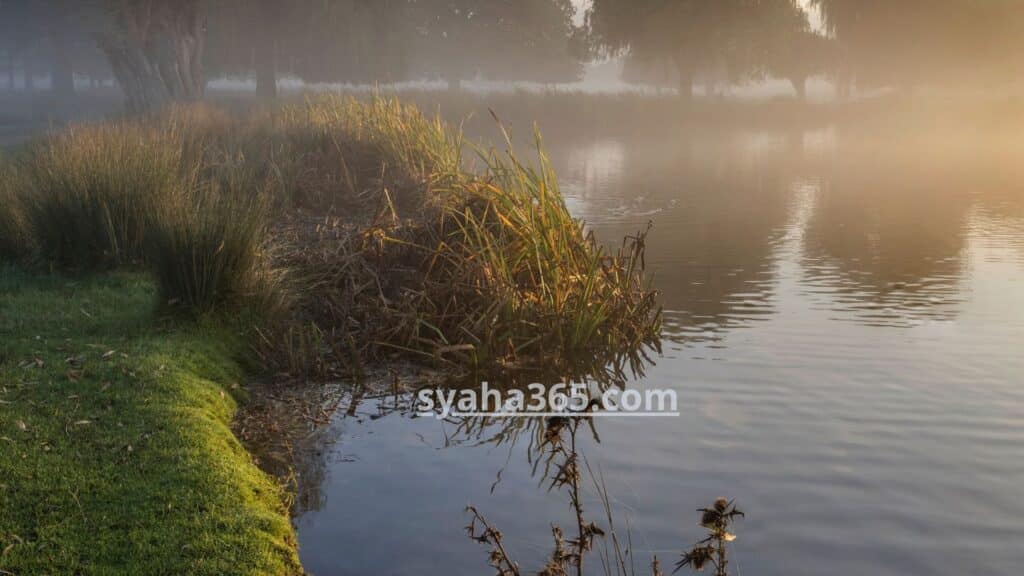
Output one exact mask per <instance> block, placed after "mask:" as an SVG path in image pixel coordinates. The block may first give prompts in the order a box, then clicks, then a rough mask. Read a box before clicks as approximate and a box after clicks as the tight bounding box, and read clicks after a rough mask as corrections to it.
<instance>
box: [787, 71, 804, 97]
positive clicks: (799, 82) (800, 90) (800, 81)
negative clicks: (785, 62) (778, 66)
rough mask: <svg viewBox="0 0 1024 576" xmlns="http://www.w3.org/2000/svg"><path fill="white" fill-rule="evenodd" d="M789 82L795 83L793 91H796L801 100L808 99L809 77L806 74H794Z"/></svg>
mask: <svg viewBox="0 0 1024 576" xmlns="http://www.w3.org/2000/svg"><path fill="white" fill-rule="evenodd" d="M789 83H790V84H792V85H793V91H795V92H796V97H797V99H798V100H800V101H801V102H806V101H807V77H806V76H793V77H791V78H790V79H789Z"/></svg>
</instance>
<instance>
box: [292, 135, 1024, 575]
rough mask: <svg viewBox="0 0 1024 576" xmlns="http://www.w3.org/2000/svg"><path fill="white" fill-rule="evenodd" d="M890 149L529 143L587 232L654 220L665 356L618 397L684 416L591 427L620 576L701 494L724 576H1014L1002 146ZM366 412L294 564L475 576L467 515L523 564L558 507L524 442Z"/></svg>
mask: <svg viewBox="0 0 1024 576" xmlns="http://www.w3.org/2000/svg"><path fill="white" fill-rule="evenodd" d="M901 129H902V128H900V129H895V128H894V129H892V130H886V129H884V128H879V127H878V126H850V125H841V126H832V127H827V128H822V129H816V130H807V131H803V130H796V131H781V132H762V133H758V132H744V131H721V130H717V131H716V130H708V131H706V132H695V133H681V134H678V135H675V136H673V137H671V138H662V137H659V138H648V139H645V138H643V137H640V136H632V137H622V138H609V137H602V138H597V139H586V138H580V139H573V138H572V137H569V136H565V135H563V136H562V139H561V140H557V139H556V140H550V139H549V140H548V142H547V145H548V147H549V149H550V152H551V154H552V158H553V161H554V162H555V165H556V169H558V171H559V174H560V175H561V176H562V178H563V192H564V193H565V194H566V195H567V196H568V197H569V198H568V200H569V203H570V206H571V208H572V210H573V211H574V212H575V213H576V214H578V215H579V216H580V217H582V218H584V219H585V220H586V221H587V222H588V223H589V225H590V226H591V227H592V228H594V229H595V231H596V232H597V234H598V236H599V237H602V238H608V239H613V238H617V237H621V236H623V235H625V234H630V233H633V232H635V231H636V230H638V229H641V228H643V227H644V226H645V225H646V223H647V222H648V221H653V222H654V228H653V229H652V231H651V233H650V235H649V236H648V268H649V270H651V271H652V273H653V276H654V278H653V280H654V283H655V285H656V287H657V288H658V289H660V290H661V292H662V296H661V297H662V301H663V302H664V305H665V308H666V314H665V316H666V338H667V339H668V340H669V341H670V344H669V345H667V346H666V348H665V355H664V356H663V357H661V358H659V359H657V365H656V366H654V367H653V368H651V369H650V370H649V371H648V373H647V374H646V376H644V377H643V378H642V379H640V380H639V381H637V382H633V383H631V385H637V386H645V387H671V388H673V389H675V390H677V392H678V394H679V400H680V407H681V410H682V412H683V415H682V416H681V417H679V418H657V419H606V420H604V421H602V422H600V427H599V429H598V432H599V436H600V440H601V441H600V443H597V442H596V441H593V440H592V439H588V441H587V445H586V446H585V450H586V454H587V457H588V459H589V460H590V461H591V463H592V464H593V465H595V466H600V467H601V469H602V471H603V473H604V475H605V477H606V478H607V481H608V490H609V494H610V497H611V499H612V503H613V505H614V506H615V508H616V509H617V510H618V511H619V512H620V513H621V515H622V516H623V517H625V518H626V519H627V520H628V521H629V523H630V525H631V527H632V535H633V547H634V553H635V554H636V557H637V565H638V572H640V573H644V571H645V568H644V567H645V566H646V561H645V559H648V558H650V557H651V556H652V555H654V554H657V555H658V556H659V557H660V558H662V560H663V565H664V563H665V561H666V560H669V559H673V558H675V556H676V554H678V550H680V549H681V548H682V547H684V546H685V545H686V544H687V543H689V542H690V541H691V540H692V535H693V533H694V531H693V529H692V522H693V521H692V510H693V509H694V508H696V507H698V506H700V505H703V504H706V503H707V502H709V501H711V500H713V499H714V497H716V496H718V495H720V494H725V495H729V496H736V497H737V498H739V500H740V501H742V502H743V504H744V509H745V510H746V511H748V512H749V513H750V514H751V516H750V518H749V519H748V520H747V521H744V524H743V526H742V532H741V536H740V540H738V541H737V542H736V543H735V544H736V547H735V553H734V554H735V555H734V558H733V559H731V560H732V561H734V563H733V564H732V566H734V567H735V568H736V570H737V571H738V573H740V574H742V573H752V574H761V575H783V574H785V575H792V574H821V573H829V574H839V575H861V574H892V575H894V576H895V575H900V576H905V575H906V574H936V575H947V574H948V575H954V574H955V575H959V574H965V573H986V574H1007V575H1010V574H1017V573H1019V571H1020V566H1021V565H1024V548H1022V547H1021V546H1020V544H1021V542H1024V498H1022V492H1021V486H1024V389H1021V387H1020V386H1019V382H1020V377H1021V374H1024V355H1021V354H1020V350H1021V348H1022V345H1024V186H1022V185H1021V184H1020V183H1021V182H1024V166H1021V165H1020V163H1019V162H1018V158H1020V157H1022V156H1021V152H1024V150H1022V148H1024V141H1020V139H1019V137H1018V136H1017V133H1019V131H1017V130H1012V129H1010V127H1007V129H1006V130H1005V131H1004V132H991V131H984V132H982V131H977V132H972V131H970V130H966V129H965V130H951V129H948V128H947V129H940V128H931V129H919V130H914V131H913V132H912V135H908V134H910V133H899V131H900V130H901ZM562 132H571V131H567V130H564V129H563V131H562ZM380 402H382V400H379V399H378V400H368V401H364V402H362V403H360V404H359V405H358V407H357V408H356V409H354V410H353V411H351V412H349V413H348V414H347V415H339V416H336V417H335V418H334V419H333V421H332V424H331V427H330V429H329V430H330V433H329V436H330V437H331V438H333V441H332V442H330V443H329V444H328V448H327V449H325V451H324V456H323V459H321V460H319V462H320V468H319V469H317V471H315V472H313V473H311V475H312V476H320V478H317V479H315V480H313V481H312V483H314V484H316V486H317V489H318V492H317V496H316V497H315V498H310V499H308V500H307V501H308V502H309V503H310V505H309V508H308V509H307V510H304V511H303V512H302V513H301V514H299V515H298V517H297V519H296V524H297V526H298V530H299V539H300V545H301V555H302V559H303V562H304V563H305V565H306V567H307V568H308V569H309V570H310V571H312V572H313V573H314V574H369V573H373V574H434V573H453V574H471V573H483V572H484V571H485V570H486V562H485V558H484V557H483V553H482V551H481V549H480V548H479V547H478V546H477V545H475V544H474V543H472V542H468V541H467V540H466V538H465V537H464V533H463V530H462V529H463V526H464V525H465V523H466V520H467V519H466V517H465V516H464V515H463V513H462V510H463V508H464V507H465V506H466V505H467V504H470V503H472V504H474V505H476V506H478V507H479V508H480V509H481V510H482V511H485V512H486V515H487V517H488V520H489V521H491V522H493V523H494V524H495V525H497V526H500V527H501V529H502V531H503V533H504V534H505V536H506V544H507V545H508V546H509V547H510V549H511V550H510V554H511V555H513V556H515V557H516V558H517V559H519V560H520V561H521V562H522V563H523V564H524V567H529V568H539V567H540V566H541V565H542V564H543V563H544V560H545V558H546V555H547V554H548V553H549V551H550V523H551V522H558V523H560V524H563V525H569V524H571V523H572V517H571V514H572V512H571V510H569V508H568V507H567V506H566V502H565V499H564V497H560V496H559V495H558V494H552V493H550V492H548V491H547V490H546V489H545V488H544V487H543V486H538V482H537V479H536V478H535V477H534V475H533V473H532V470H531V465H530V463H529V459H528V458H527V454H528V447H527V444H528V443H524V442H518V441H516V438H515V435H514V434H509V435H506V436H503V437H502V441H501V442H487V441H477V440H476V439H469V438H465V437H462V438H461V439H456V438H458V434H456V429H455V428H454V426H453V425H452V424H451V423H445V422H440V421H437V420H433V419H429V418H411V417H408V416H407V415H402V414H401V413H398V414H391V415H388V416H384V417H376V416H375V414H377V415H379V414H380V413H381V408H380V405H379V403H380ZM339 414H340V413H339ZM499 478H500V482H497V483H496V480H499ZM492 487H493V492H492ZM586 497H587V498H590V499H591V502H593V498H594V497H595V495H594V494H592V493H591V494H589V495H587V496H586ZM592 505H593V504H592Z"/></svg>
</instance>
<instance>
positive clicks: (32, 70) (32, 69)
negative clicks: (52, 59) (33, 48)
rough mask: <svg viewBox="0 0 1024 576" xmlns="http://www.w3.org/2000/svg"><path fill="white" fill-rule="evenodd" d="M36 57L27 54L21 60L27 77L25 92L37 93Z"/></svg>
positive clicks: (23, 71)
mask: <svg viewBox="0 0 1024 576" xmlns="http://www.w3.org/2000/svg"><path fill="white" fill-rule="evenodd" d="M34 56H35V55H34V54H32V53H31V52H30V53H27V54H25V55H24V56H22V58H21V69H22V73H23V74H24V75H25V91H26V92H35V91H36V59H35V57H34Z"/></svg>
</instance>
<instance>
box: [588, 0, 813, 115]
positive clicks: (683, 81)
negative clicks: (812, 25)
mask: <svg viewBox="0 0 1024 576" xmlns="http://www.w3.org/2000/svg"><path fill="white" fill-rule="evenodd" d="M801 21H802V22H806V14H804V12H803V10H802V9H801V8H800V6H798V5H797V3H796V2H795V1H794V0H715V1H709V0H594V2H593V4H592V6H591V7H590V9H589V10H588V12H587V27H588V29H589V31H590V35H591V41H592V43H593V45H594V46H595V47H596V48H597V49H598V50H603V51H605V52H610V53H624V52H628V53H629V54H631V55H632V56H633V57H637V58H641V59H663V60H666V61H669V62H671V63H672V64H673V65H674V67H675V68H676V70H677V72H678V77H679V94H680V96H681V97H683V98H686V99H688V98H690V97H691V95H692V92H693V79H694V76H695V75H696V74H697V73H698V72H699V71H701V70H710V69H721V70H724V71H725V74H726V76H727V77H728V78H729V79H732V80H742V79H746V78H751V77H756V76H759V75H763V74H764V73H765V71H766V70H767V66H768V63H769V54H770V53H771V51H772V50H776V51H777V46H778V45H779V43H780V42H785V41H788V40H790V39H791V35H792V34H794V33H795V32H796V31H797V30H799V29H800V28H801V26H799V25H798V23H799V22H801ZM794 23H797V24H794Z"/></svg>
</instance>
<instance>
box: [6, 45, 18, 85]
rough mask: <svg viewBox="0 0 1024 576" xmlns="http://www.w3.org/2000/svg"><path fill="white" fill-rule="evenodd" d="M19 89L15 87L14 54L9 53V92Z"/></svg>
mask: <svg viewBox="0 0 1024 576" xmlns="http://www.w3.org/2000/svg"><path fill="white" fill-rule="evenodd" d="M16 88H17V87H16V86H15V85H14V54H11V52H10V51H8V52H7V90H9V91H10V92H14V90H15V89H16Z"/></svg>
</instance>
